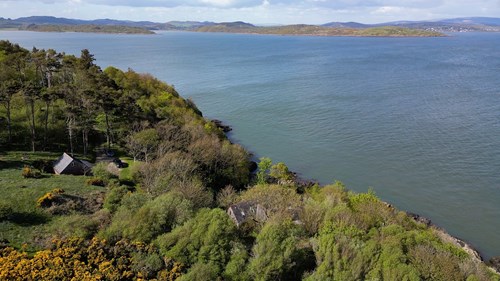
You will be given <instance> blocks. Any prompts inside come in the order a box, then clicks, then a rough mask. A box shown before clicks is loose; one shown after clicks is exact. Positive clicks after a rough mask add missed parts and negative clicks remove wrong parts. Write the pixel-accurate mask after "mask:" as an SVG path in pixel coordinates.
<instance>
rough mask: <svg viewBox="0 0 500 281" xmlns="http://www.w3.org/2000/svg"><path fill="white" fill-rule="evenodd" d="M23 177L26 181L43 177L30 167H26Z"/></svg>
mask: <svg viewBox="0 0 500 281" xmlns="http://www.w3.org/2000/svg"><path fill="white" fill-rule="evenodd" d="M22 175H23V177H24V178H25V179H36V178H39V177H40V176H41V175H40V172H37V171H33V169H32V168H31V167H30V166H24V168H23V171H22Z"/></svg>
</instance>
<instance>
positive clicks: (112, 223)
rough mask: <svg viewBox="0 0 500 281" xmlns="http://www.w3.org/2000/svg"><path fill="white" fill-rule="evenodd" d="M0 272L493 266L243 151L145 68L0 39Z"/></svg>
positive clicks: (82, 276) (445, 272)
mask: <svg viewBox="0 0 500 281" xmlns="http://www.w3.org/2000/svg"><path fill="white" fill-rule="evenodd" d="M0 103H1V108H0V128H1V130H0V148H1V150H0V189H1V193H2V196H1V197H0V279H1V280H308V281H313V280H464V281H472V280H500V277H499V275H498V274H497V273H495V271H494V269H493V268H494V267H495V266H497V268H498V265H499V263H500V262H499V263H497V262H498V260H497V259H492V260H491V263H490V264H488V265H486V264H485V263H484V262H482V261H481V260H480V259H479V258H478V257H477V256H475V253H474V252H471V251H466V249H465V248H463V247H461V245H460V243H461V242H460V243H457V242H456V241H452V240H450V239H448V238H447V236H446V235H443V232H442V231H441V230H439V229H437V228H436V227H434V226H432V225H430V224H429V223H428V222H426V221H425V220H417V219H415V218H414V217H413V216H410V215H409V214H407V213H406V212H403V211H400V210H397V209H396V208H394V207H393V206H391V205H390V204H387V203H385V202H382V201H381V200H380V199H379V198H377V196H376V195H375V194H374V192H373V191H371V190H369V191H368V192H367V193H355V192H352V191H349V190H348V189H347V188H346V187H345V186H344V185H343V184H342V183H341V182H335V183H332V184H330V185H327V186H320V185H318V184H317V183H314V182H309V181H304V180H300V179H298V178H297V177H296V175H295V174H294V173H292V172H291V171H289V169H288V167H287V166H286V164H285V163H281V162H280V163H273V161H272V160H271V159H269V158H265V157H264V158H261V159H259V161H257V163H255V162H252V161H251V155H250V153H248V152H247V151H246V150H245V149H244V148H243V147H241V146H240V145H238V144H234V143H231V142H230V141H229V140H228V139H227V137H226V136H225V134H224V132H223V129H222V128H221V127H222V126H221V125H220V124H219V123H218V122H214V121H211V120H208V119H206V118H204V117H203V115H202V113H201V112H200V110H198V108H197V107H196V105H195V104H194V103H193V101H191V100H189V99H184V98H182V97H181V96H180V95H179V93H178V92H177V91H176V90H175V88H174V87H173V86H170V85H168V84H166V83H164V82H162V81H159V80H158V79H156V78H154V77H153V76H151V75H149V74H139V73H136V72H134V71H133V70H130V69H129V70H127V71H122V70H120V69H117V68H114V67H108V68H106V69H104V70H103V69H101V68H100V67H99V66H98V65H96V64H95V59H94V56H93V55H92V54H91V53H90V51H89V50H82V52H81V55H80V56H79V57H76V56H73V55H67V54H64V53H59V52H57V51H56V50H52V49H49V50H40V49H36V48H33V49H32V50H26V49H24V48H22V47H20V46H19V45H17V44H14V43H11V42H8V41H0Z"/></svg>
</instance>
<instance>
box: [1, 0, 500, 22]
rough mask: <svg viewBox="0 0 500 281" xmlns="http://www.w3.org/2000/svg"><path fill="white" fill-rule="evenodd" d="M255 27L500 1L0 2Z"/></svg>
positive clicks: (494, 5)
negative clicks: (231, 22)
mask: <svg viewBox="0 0 500 281" xmlns="http://www.w3.org/2000/svg"><path fill="white" fill-rule="evenodd" d="M26 16H55V17H66V18H75V19H101V18H111V19H119V20H133V21H141V20H146V21H154V22H168V21H172V20H181V21H186V20H193V21H214V22H227V21H245V22H249V23H254V24H297V23H304V24H323V23H327V22H333V21H340V22H347V21H356V22H361V23H382V22H389V21H398V20H432V19H443V18H454V17H468V16H485V17H499V16H500V0H474V1H471V0H185V1H181V0H143V1H141V0H31V1H26V0H0V17H4V18H13V19H14V18H18V17H26Z"/></svg>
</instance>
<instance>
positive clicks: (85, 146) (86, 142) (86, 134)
mask: <svg viewBox="0 0 500 281" xmlns="http://www.w3.org/2000/svg"><path fill="white" fill-rule="evenodd" d="M82 136H83V155H84V156H87V152H88V146H89V130H88V129H87V128H84V129H83V131H82Z"/></svg>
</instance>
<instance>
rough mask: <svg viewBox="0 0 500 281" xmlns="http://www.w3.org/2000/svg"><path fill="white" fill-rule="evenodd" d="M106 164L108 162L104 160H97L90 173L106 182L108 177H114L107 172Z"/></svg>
mask: <svg viewBox="0 0 500 281" xmlns="http://www.w3.org/2000/svg"><path fill="white" fill-rule="evenodd" d="M108 164H109V163H106V162H99V163H97V164H95V165H94V166H93V167H92V175H94V177H95V178H96V179H100V180H102V181H104V182H105V183H106V184H107V182H108V181H109V180H110V179H112V178H116V176H115V175H113V174H112V173H110V172H109V170H108Z"/></svg>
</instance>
